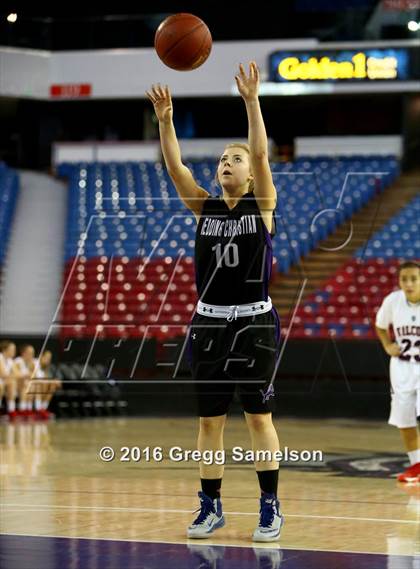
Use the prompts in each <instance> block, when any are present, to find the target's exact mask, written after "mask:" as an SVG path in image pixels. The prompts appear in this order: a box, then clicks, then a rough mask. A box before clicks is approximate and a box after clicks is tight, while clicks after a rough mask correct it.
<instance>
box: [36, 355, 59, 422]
mask: <svg viewBox="0 0 420 569" xmlns="http://www.w3.org/2000/svg"><path fill="white" fill-rule="evenodd" d="M51 360H52V353H51V352H50V350H45V352H43V353H42V354H41V356H40V358H39V359H35V360H34V361H35V366H34V367H35V369H34V373H33V376H32V379H34V380H37V379H44V380H48V381H45V385H43V389H42V390H41V389H37V391H36V393H37V394H36V395H35V409H36V410H37V411H38V414H39V415H40V418H41V419H50V418H51V416H52V413H50V412H49V411H48V406H49V404H50V401H51V399H52V397H53V395H54V393H55V392H56V391H57V389H58V388H60V387H61V381H60V380H58V379H54V378H53V374H52V370H51ZM43 383H44V382H43Z"/></svg>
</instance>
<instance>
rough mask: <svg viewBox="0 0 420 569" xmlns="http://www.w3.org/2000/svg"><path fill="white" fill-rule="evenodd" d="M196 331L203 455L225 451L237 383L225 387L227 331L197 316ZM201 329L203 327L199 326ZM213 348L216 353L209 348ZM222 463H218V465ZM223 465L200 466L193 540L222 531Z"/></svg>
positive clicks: (194, 366)
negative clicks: (224, 371) (209, 325)
mask: <svg viewBox="0 0 420 569" xmlns="http://www.w3.org/2000/svg"><path fill="white" fill-rule="evenodd" d="M193 323H194V324H196V326H197V327H196V328H195V329H194V330H192V331H191V332H192V333H193V334H194V336H195V337H194V339H193V341H192V342H191V345H190V365H191V371H192V377H193V380H194V387H195V392H196V399H197V411H198V416H199V434H198V443H197V444H198V449H199V450H200V451H201V452H204V451H209V452H213V456H214V453H215V452H217V451H219V452H220V451H223V450H224V447H223V431H224V426H225V422H226V414H227V412H228V409H229V406H230V403H231V401H232V399H233V394H234V390H235V384H234V383H227V384H226V383H224V382H223V380H224V379H225V377H224V374H223V357H221V356H223V350H226V347H225V340H224V338H225V331H226V329H225V328H217V327H216V328H212V327H209V328H206V324H208V319H206V318H204V317H200V316H199V315H196V316H195V317H194V319H193ZM198 325H200V326H198ZM209 345H211V346H212V348H213V350H214V351H213V352H212V353H209V352H208V350H207V347H208V346H209ZM218 462H219V461H218ZM223 470H224V467H223V464H211V465H206V464H204V463H203V461H201V462H200V479H201V492H199V493H198V495H199V498H200V509H199V513H198V516H197V517H196V519H195V520H194V521H193V523H192V524H191V525H190V526H189V527H188V530H187V535H188V537H190V538H200V539H202V538H207V537H210V535H211V534H212V533H213V531H214V530H215V529H218V528H220V527H223V526H224V524H225V519H224V516H223V512H222V503H221V499H220V492H221V485H222V477H223Z"/></svg>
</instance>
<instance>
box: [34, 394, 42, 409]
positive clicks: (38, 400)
mask: <svg viewBox="0 0 420 569" xmlns="http://www.w3.org/2000/svg"><path fill="white" fill-rule="evenodd" d="M41 409H42V401H41V397H40V396H39V395H37V396H36V397H35V410H36V411H41Z"/></svg>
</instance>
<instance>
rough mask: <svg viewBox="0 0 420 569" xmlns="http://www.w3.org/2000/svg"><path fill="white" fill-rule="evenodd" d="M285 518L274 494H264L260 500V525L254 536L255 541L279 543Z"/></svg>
mask: <svg viewBox="0 0 420 569" xmlns="http://www.w3.org/2000/svg"><path fill="white" fill-rule="evenodd" d="M283 524H284V517H283V515H282V513H281V512H280V504H279V501H278V500H277V498H276V496H275V495H274V494H263V495H262V496H261V499H260V523H259V524H258V527H257V529H256V530H255V531H254V535H253V536H252V539H253V541H277V540H278V539H279V537H280V531H281V527H282V525H283Z"/></svg>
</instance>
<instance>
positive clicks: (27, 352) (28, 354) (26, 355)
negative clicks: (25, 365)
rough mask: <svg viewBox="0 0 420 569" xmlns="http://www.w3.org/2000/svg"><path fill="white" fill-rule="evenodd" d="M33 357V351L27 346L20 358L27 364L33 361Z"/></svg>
mask: <svg viewBox="0 0 420 569" xmlns="http://www.w3.org/2000/svg"><path fill="white" fill-rule="evenodd" d="M34 356H35V350H34V349H33V347H32V346H28V347H27V348H26V349H25V351H24V352H23V354H22V358H23V359H24V360H25V361H27V362H31V361H32V360H33V359H34Z"/></svg>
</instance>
